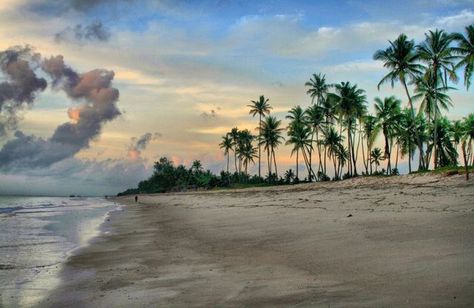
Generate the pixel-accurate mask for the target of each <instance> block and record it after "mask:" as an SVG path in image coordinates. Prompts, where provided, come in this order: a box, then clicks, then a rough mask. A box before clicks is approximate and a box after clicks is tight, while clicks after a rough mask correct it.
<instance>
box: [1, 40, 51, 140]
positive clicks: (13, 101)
mask: <svg viewBox="0 0 474 308" xmlns="http://www.w3.org/2000/svg"><path fill="white" fill-rule="evenodd" d="M39 59H40V55H39V54H36V53H33V52H32V50H31V48H30V47H18V46H17V47H11V48H9V49H7V50H5V51H2V52H0V81H1V80H4V81H3V82H0V137H2V136H4V135H5V134H6V132H7V130H12V129H15V128H16V126H17V123H18V114H17V113H18V111H19V110H21V109H23V108H24V107H25V106H27V105H31V104H32V103H33V101H34V100H35V97H36V94H37V93H38V92H41V91H43V90H44V89H45V88H46V86H47V82H46V80H45V79H44V78H39V77H38V76H36V73H35V71H34V68H35V67H36V66H37V65H38V61H39Z"/></svg>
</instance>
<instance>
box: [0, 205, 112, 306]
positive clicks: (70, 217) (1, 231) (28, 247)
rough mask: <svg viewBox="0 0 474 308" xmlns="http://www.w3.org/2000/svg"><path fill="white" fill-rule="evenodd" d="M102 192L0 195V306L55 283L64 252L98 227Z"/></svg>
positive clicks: (29, 300) (33, 299) (21, 301)
mask: <svg viewBox="0 0 474 308" xmlns="http://www.w3.org/2000/svg"><path fill="white" fill-rule="evenodd" d="M119 209H120V208H119V206H118V205H116V204H115V203H114V202H111V201H108V200H106V199H104V198H81V197H72V198H65V197H10V196H0V307H28V306H32V305H34V304H35V303H37V302H38V301H40V300H41V299H42V298H43V297H44V296H45V295H47V294H48V292H50V291H51V290H53V289H54V288H55V286H57V284H58V283H59V276H58V275H59V272H60V270H61V268H62V264H63V263H64V262H65V261H66V259H67V257H68V255H70V254H71V253H73V251H74V250H75V249H77V248H79V247H83V246H85V245H87V244H88V243H89V241H90V240H91V239H92V238H93V237H94V236H96V235H97V234H98V233H99V231H100V230H99V227H100V225H101V224H102V223H103V222H104V220H105V219H106V216H107V214H108V213H109V212H110V211H112V210H119Z"/></svg>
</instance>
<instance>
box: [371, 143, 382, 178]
mask: <svg viewBox="0 0 474 308" xmlns="http://www.w3.org/2000/svg"><path fill="white" fill-rule="evenodd" d="M370 159H371V163H374V164H375V173H377V172H378V170H377V169H378V168H377V167H378V166H380V161H382V160H383V157H382V150H380V148H375V149H373V150H372V152H370Z"/></svg>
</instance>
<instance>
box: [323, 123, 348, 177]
mask: <svg viewBox="0 0 474 308" xmlns="http://www.w3.org/2000/svg"><path fill="white" fill-rule="evenodd" d="M342 142H343V137H342V136H341V135H340V134H339V133H338V132H337V130H336V128H335V127H334V126H333V125H330V126H328V127H327V128H326V129H325V130H324V144H325V145H326V147H327V149H328V155H329V156H330V158H331V159H332V161H333V164H334V179H335V180H337V179H339V174H338V168H337V156H338V152H340V148H341V147H343V145H342Z"/></svg>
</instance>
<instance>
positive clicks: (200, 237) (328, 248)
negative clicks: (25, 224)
mask: <svg viewBox="0 0 474 308" xmlns="http://www.w3.org/2000/svg"><path fill="white" fill-rule="evenodd" d="M116 201H117V202H120V203H123V204H126V206H125V207H124V210H122V211H119V212H115V213H113V214H112V215H111V216H110V219H109V221H107V222H106V223H105V224H104V226H103V231H104V232H103V233H102V235H100V236H99V237H98V238H97V239H95V240H94V242H93V243H92V244H91V245H90V246H88V247H86V248H84V249H82V250H81V251H79V252H78V253H77V254H75V255H74V256H71V257H70V258H69V259H68V261H67V263H66V266H65V268H64V269H63V271H62V273H61V279H62V282H61V285H60V287H59V288H57V289H56V290H55V291H54V292H53V293H52V294H50V295H49V296H47V298H46V299H45V300H44V301H43V303H42V304H41V305H40V306H43V307H68V306H69V307H153V306H154V307H156V306H159V307H244V306H245V307H264V306H266V307H279V306H280V307H288V306H298V307H472V306H474V181H472V180H471V181H469V182H466V181H465V180H464V178H463V176H461V175H455V176H450V177H444V176H433V175H410V176H400V177H391V178H382V177H380V178H378V177H373V178H357V179H352V180H346V181H341V182H337V183H313V184H301V185H295V186H281V187H267V188H258V189H257V188H255V189H245V190H223V191H208V192H188V193H176V194H159V195H140V196H139V204H135V203H134V201H133V196H130V197H123V198H117V199H116Z"/></svg>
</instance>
